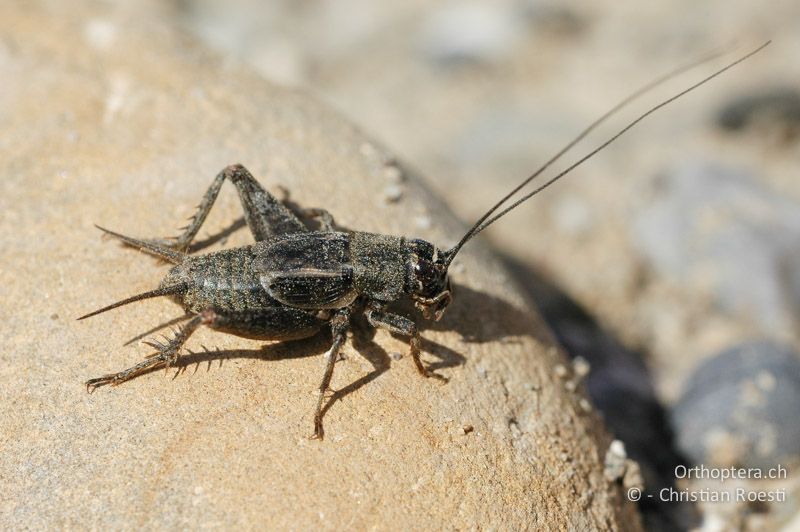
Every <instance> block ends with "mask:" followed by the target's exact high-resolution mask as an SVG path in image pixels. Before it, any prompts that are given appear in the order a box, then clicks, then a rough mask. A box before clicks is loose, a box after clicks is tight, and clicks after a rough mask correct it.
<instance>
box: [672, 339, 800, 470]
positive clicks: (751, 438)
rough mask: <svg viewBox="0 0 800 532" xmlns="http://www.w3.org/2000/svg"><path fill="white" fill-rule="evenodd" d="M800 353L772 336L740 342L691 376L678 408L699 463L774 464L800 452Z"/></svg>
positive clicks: (680, 439) (680, 438) (689, 450)
mask: <svg viewBox="0 0 800 532" xmlns="http://www.w3.org/2000/svg"><path fill="white" fill-rule="evenodd" d="M797 412H800V356H798V354H797V353H796V352H795V351H794V350H792V349H791V348H789V347H786V346H782V345H779V344H775V343H772V342H769V341H754V342H749V343H744V344H740V345H737V346H734V347H732V348H730V349H728V350H726V351H723V352H722V353H720V354H718V355H716V356H714V357H713V358H711V359H709V360H707V361H706V362H705V363H703V364H702V365H701V366H700V367H699V368H698V369H697V370H695V372H694V373H693V374H692V375H691V377H690V378H689V380H688V382H687V383H686V386H685V391H684V392H683V394H682V396H681V398H680V400H679V401H678V402H677V404H676V405H675V407H674V408H673V410H672V419H673V424H674V427H675V432H676V440H677V443H678V445H679V446H680V448H681V449H682V450H683V452H684V453H686V455H687V456H689V457H690V458H691V459H692V460H693V461H694V462H695V463H703V464H709V465H711V464H716V465H721V466H727V465H734V464H735V465H739V466H742V467H773V466H774V465H775V464H779V463H787V462H789V461H791V460H793V459H797V458H798V457H800V420H798V417H797Z"/></svg>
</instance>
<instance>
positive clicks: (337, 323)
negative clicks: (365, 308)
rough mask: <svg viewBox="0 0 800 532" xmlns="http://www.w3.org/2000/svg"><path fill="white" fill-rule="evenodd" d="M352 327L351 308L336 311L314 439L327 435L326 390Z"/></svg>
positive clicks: (317, 410)
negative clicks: (324, 404) (324, 417)
mask: <svg viewBox="0 0 800 532" xmlns="http://www.w3.org/2000/svg"><path fill="white" fill-rule="evenodd" d="M349 327H350V309H349V308H344V309H341V310H339V311H337V312H336V315H335V316H334V317H333V318H331V333H332V335H333V344H331V348H330V349H328V351H327V353H325V358H326V364H325V374H324V375H323V376H322V382H321V383H320V385H319V396H318V397H317V408H316V409H315V410H314V435H313V436H311V438H312V439H318V440H321V439H322V438H323V436H324V435H325V430H324V429H323V428H322V403H323V402H324V401H325V392H327V391H328V388H329V387H330V385H331V379H332V378H333V367H334V366H335V365H336V360H337V359H338V358H339V351H340V350H341V348H342V345H344V342H345V340H346V339H347V329H348V328H349Z"/></svg>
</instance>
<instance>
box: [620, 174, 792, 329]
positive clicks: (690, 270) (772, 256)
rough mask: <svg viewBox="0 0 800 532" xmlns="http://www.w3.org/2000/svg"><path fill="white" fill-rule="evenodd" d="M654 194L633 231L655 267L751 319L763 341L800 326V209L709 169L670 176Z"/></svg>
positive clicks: (741, 177) (748, 180)
mask: <svg viewBox="0 0 800 532" xmlns="http://www.w3.org/2000/svg"><path fill="white" fill-rule="evenodd" d="M655 189H656V190H655V191H654V194H653V196H652V198H650V199H649V200H643V201H642V202H641V209H639V212H638V213H637V214H636V215H635V217H634V221H633V223H632V224H630V227H631V231H632V235H631V239H632V242H633V244H634V248H635V250H636V251H637V252H638V253H639V254H640V255H641V256H642V257H643V258H644V259H645V260H646V261H647V262H648V263H649V264H650V265H651V267H652V268H654V269H655V270H656V271H657V272H659V274H661V275H663V276H664V277H665V278H668V279H672V280H673V281H675V282H678V283H681V284H687V283H688V284H689V285H690V286H691V287H692V288H693V289H695V290H697V291H698V292H700V293H705V294H709V295H710V296H711V297H712V298H713V300H714V302H715V303H716V305H717V307H718V308H720V309H721V310H723V311H725V312H729V313H732V314H736V315H740V316H744V317H745V318H747V319H752V320H753V323H754V324H755V325H756V326H758V327H760V328H761V330H762V332H763V333H764V334H765V335H768V336H771V335H776V336H779V337H782V336H784V335H786V334H787V332H790V331H792V330H793V328H794V325H795V323H796V321H797V319H800V313H798V309H800V251H799V250H800V205H798V203H797V202H795V201H792V200H791V199H790V198H788V197H786V196H785V195H779V194H777V193H775V192H772V191H771V190H769V189H767V188H766V187H765V186H763V185H761V184H760V183H759V182H758V181H757V180H756V179H755V178H754V177H753V176H751V175H749V174H747V173H745V172H743V171H741V170H739V169H735V168H731V167H726V166H721V165H718V164H711V163H698V162H693V163H686V164H683V165H681V166H678V167H676V168H673V169H671V170H668V171H666V172H664V173H663V174H662V175H661V176H660V177H659V178H658V179H657V182H656V183H655ZM784 337H785V336H784Z"/></svg>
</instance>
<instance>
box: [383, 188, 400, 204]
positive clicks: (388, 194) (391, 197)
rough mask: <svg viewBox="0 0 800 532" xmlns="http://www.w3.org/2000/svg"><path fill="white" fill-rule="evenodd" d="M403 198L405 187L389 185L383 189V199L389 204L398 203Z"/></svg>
mask: <svg viewBox="0 0 800 532" xmlns="http://www.w3.org/2000/svg"><path fill="white" fill-rule="evenodd" d="M402 197H403V187H401V186H399V185H389V186H387V187H385V188H384V189H383V199H384V200H385V201H386V202H387V203H397V202H398V201H400V199H401V198H402Z"/></svg>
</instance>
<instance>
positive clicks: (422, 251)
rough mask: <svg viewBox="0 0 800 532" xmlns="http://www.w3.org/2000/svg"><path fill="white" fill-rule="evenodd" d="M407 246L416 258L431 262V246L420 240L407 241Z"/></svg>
mask: <svg viewBox="0 0 800 532" xmlns="http://www.w3.org/2000/svg"><path fill="white" fill-rule="evenodd" d="M409 244H410V247H411V248H412V249H413V250H414V253H415V254H416V255H417V257H419V258H420V259H423V260H426V261H430V262H433V244H431V243H430V242H427V241H425V240H422V239H421V238H415V239H414V240H411V241H409Z"/></svg>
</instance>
